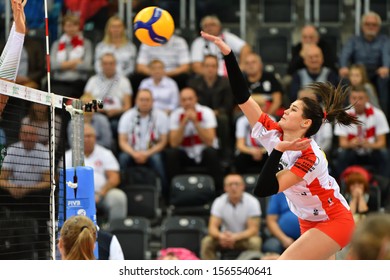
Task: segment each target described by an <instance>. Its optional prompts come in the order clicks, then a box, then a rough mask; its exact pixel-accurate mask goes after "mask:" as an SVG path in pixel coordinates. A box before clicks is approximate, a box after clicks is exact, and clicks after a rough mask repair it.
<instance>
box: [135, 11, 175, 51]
mask: <svg viewBox="0 0 390 280" xmlns="http://www.w3.org/2000/svg"><path fill="white" fill-rule="evenodd" d="M174 30H175V23H174V21H173V18H172V16H171V15H170V13H169V12H167V11H166V10H164V9H161V8H159V7H154V6H153V7H146V8H144V9H142V10H141V11H139V12H138V13H137V15H136V16H135V18H134V33H135V36H136V37H137V38H138V40H140V41H141V42H142V43H144V44H146V45H149V46H161V45H163V44H165V43H167V42H168V41H169V39H170V38H171V36H172V34H173V32H174Z"/></svg>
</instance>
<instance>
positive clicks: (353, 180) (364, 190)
mask: <svg viewBox="0 0 390 280" xmlns="http://www.w3.org/2000/svg"><path fill="white" fill-rule="evenodd" d="M344 181H345V186H346V189H345V198H346V199H347V201H348V204H349V207H350V208H351V212H352V214H353V215H354V218H355V222H358V221H360V220H361V219H362V218H363V217H364V216H365V215H366V214H367V213H368V212H369V211H370V207H369V203H371V204H374V205H371V211H373V212H375V211H376V210H377V209H378V207H379V205H376V204H377V203H376V198H373V197H370V189H369V181H368V178H366V177H365V176H364V175H363V174H362V173H360V172H351V173H349V174H348V175H346V176H345V177H344Z"/></svg>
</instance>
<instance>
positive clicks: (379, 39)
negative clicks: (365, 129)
mask: <svg viewBox="0 0 390 280" xmlns="http://www.w3.org/2000/svg"><path fill="white" fill-rule="evenodd" d="M381 24H382V20H381V18H380V16H379V15H378V14H377V13H374V12H368V13H366V14H364V15H363V16H362V20H361V31H362V32H361V34H360V35H356V36H353V37H351V38H350V39H349V40H348V41H347V43H346V44H345V45H344V47H343V49H342V51H341V54H340V70H339V75H340V77H342V78H346V77H348V73H349V70H348V65H349V64H363V65H364V66H365V67H366V70H367V74H368V78H369V80H370V81H371V83H372V84H373V85H375V87H376V90H377V92H378V97H379V100H380V103H381V104H382V110H383V112H384V113H385V114H386V115H388V113H389V112H390V111H389V107H390V98H389V96H388V95H389V65H390V39H389V37H388V36H387V35H384V34H380V33H379V31H380V29H381Z"/></svg>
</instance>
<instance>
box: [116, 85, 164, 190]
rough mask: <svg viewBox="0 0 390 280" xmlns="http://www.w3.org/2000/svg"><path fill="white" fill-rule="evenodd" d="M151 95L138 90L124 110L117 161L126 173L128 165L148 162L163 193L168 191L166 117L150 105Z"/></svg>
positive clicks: (146, 163)
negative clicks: (134, 98)
mask: <svg viewBox="0 0 390 280" xmlns="http://www.w3.org/2000/svg"><path fill="white" fill-rule="evenodd" d="M153 102H154V101H153V94H152V93H151V91H150V90H147V89H141V90H139V91H138V93H137V97H136V103H135V105H136V106H135V107H134V108H132V109H130V110H128V111H126V112H125V113H124V114H123V115H122V117H121V119H120V121H119V126H118V135H119V147H120V150H121V153H120V155H119V163H120V167H121V170H122V172H124V173H125V174H126V170H127V167H128V166H137V165H147V166H149V167H151V168H152V169H153V170H154V171H155V172H156V173H157V174H158V175H159V177H160V179H161V183H162V187H163V192H164V194H167V188H168V181H167V178H166V174H165V168H164V161H163V155H162V151H163V150H164V148H165V147H166V146H167V144H168V130H169V120H168V116H167V115H166V114H165V113H164V112H163V111H161V110H160V109H157V108H156V107H154V106H153Z"/></svg>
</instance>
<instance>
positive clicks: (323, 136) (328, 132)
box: [298, 88, 333, 156]
mask: <svg viewBox="0 0 390 280" xmlns="http://www.w3.org/2000/svg"><path fill="white" fill-rule="evenodd" d="M304 97H306V98H310V99H313V100H317V101H318V98H319V96H318V95H317V94H315V93H314V91H313V90H311V89H308V88H303V89H300V90H299V92H298V99H302V98H304ZM312 137H313V139H314V140H315V141H316V143H317V144H318V146H319V147H320V148H321V150H323V151H324V152H325V154H326V155H327V156H331V155H330V152H331V149H332V142H333V127H332V124H331V123H329V122H324V123H323V124H322V126H321V127H320V129H319V130H318V132H317V133H316V134H314V135H313V136H312Z"/></svg>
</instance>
